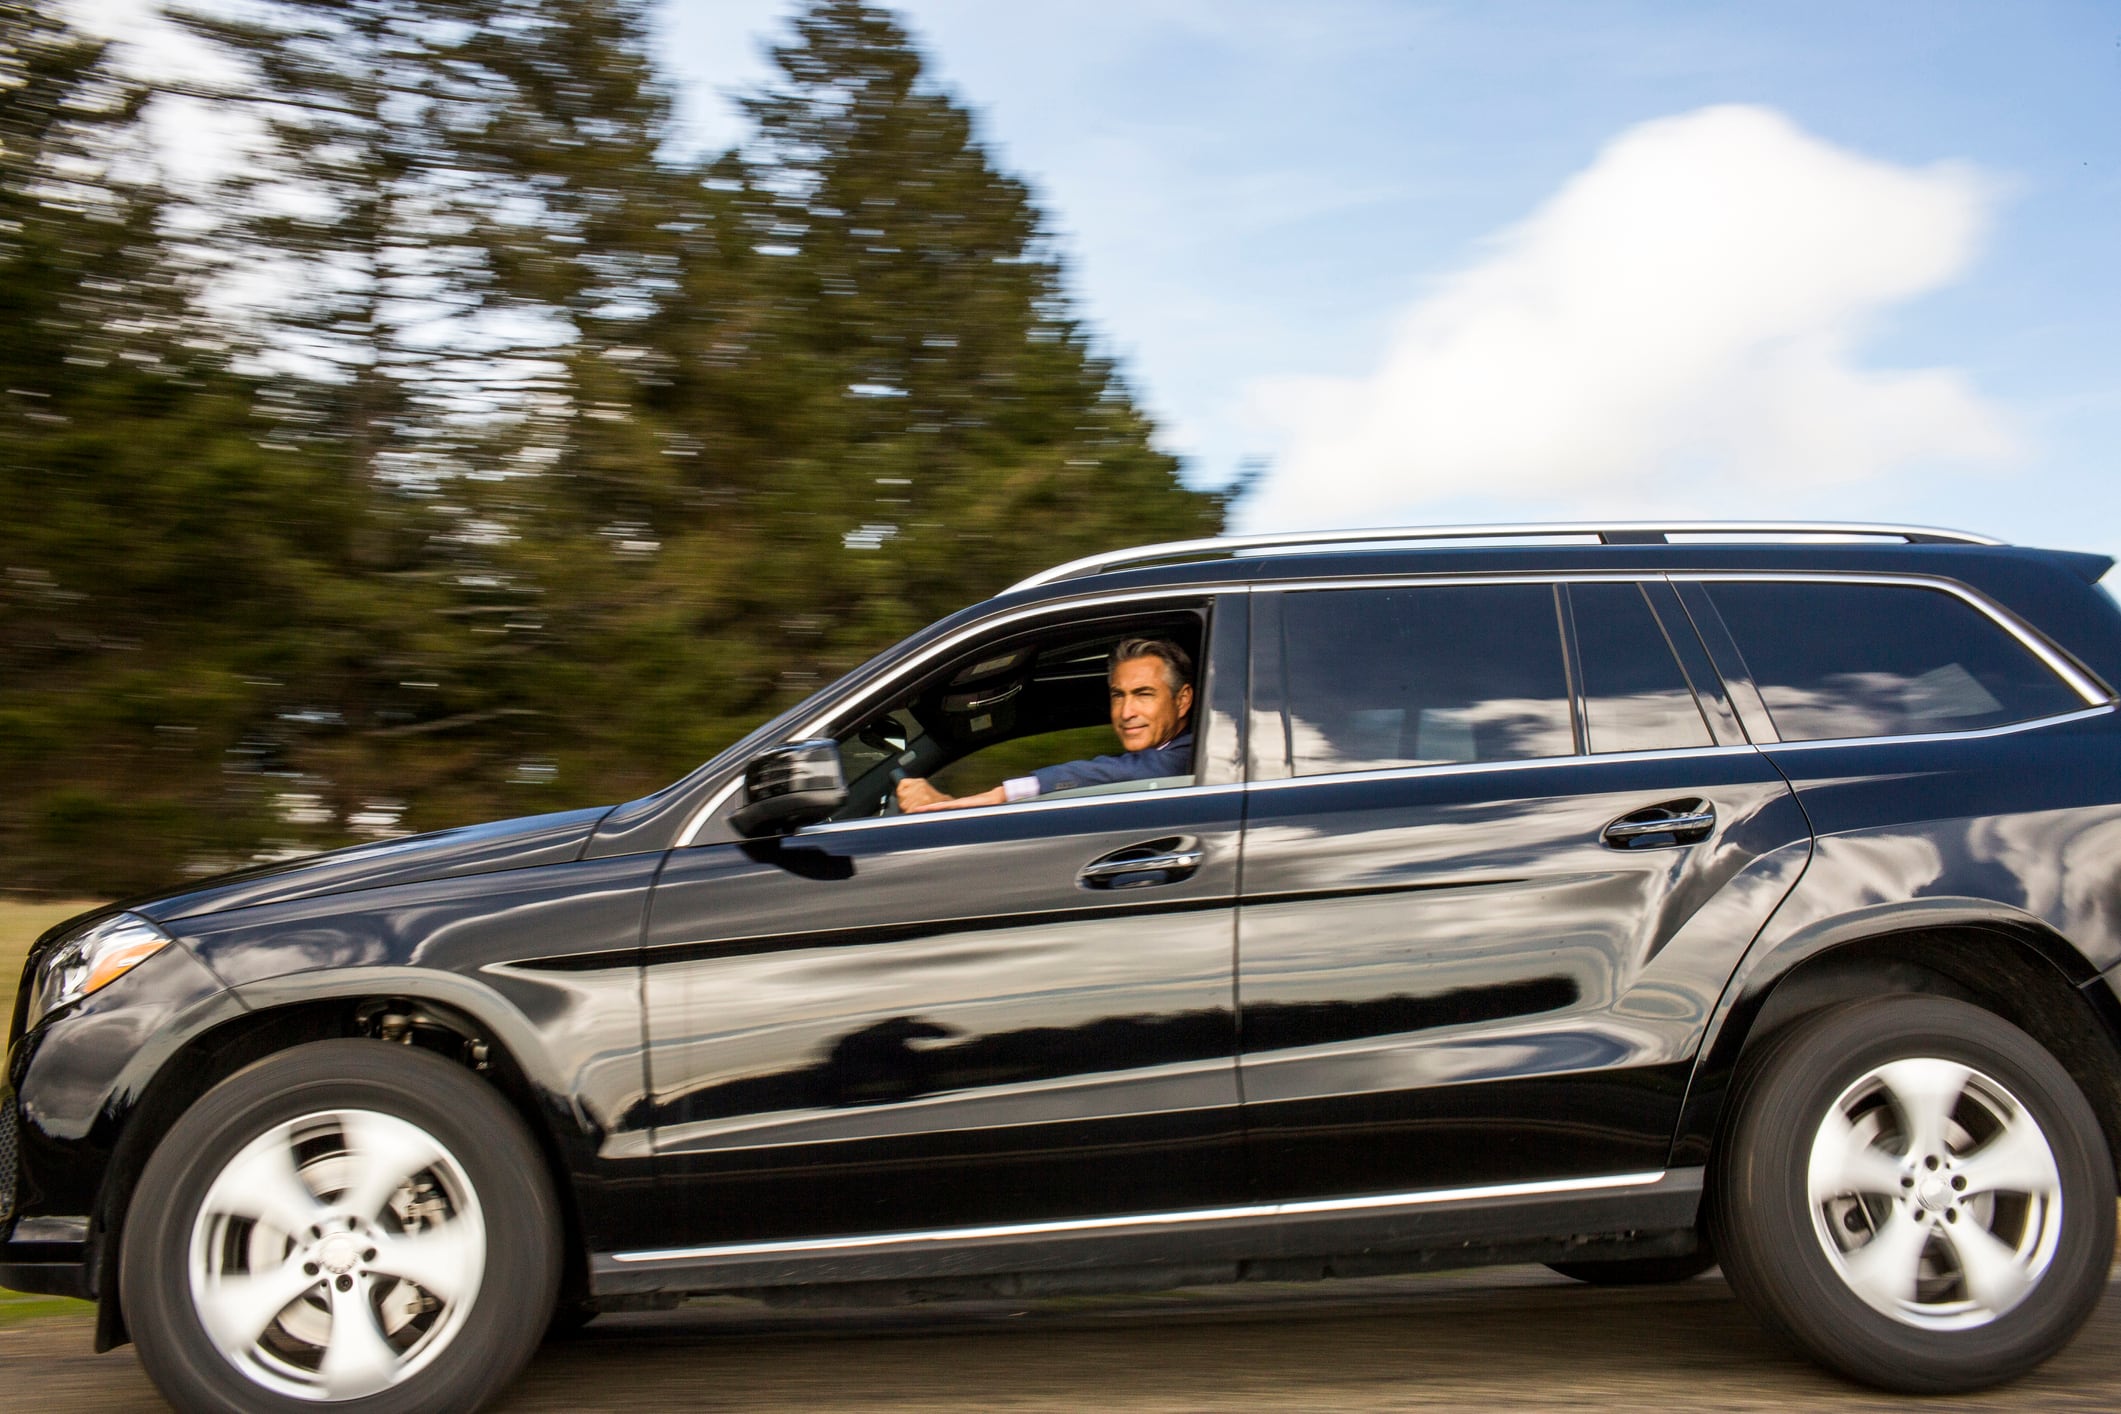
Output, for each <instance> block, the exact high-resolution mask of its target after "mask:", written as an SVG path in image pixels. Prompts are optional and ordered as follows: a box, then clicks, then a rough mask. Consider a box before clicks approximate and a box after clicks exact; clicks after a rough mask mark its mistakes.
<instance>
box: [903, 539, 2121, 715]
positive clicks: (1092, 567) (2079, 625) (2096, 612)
mask: <svg viewBox="0 0 2121 1414" xmlns="http://www.w3.org/2000/svg"><path fill="white" fill-rule="evenodd" d="M2113 563H2114V561H2113V560H2112V558H2110V557H2109V556H2105V555H2095V554H2086V553H2082V552H2079V551H2071V550H2046V549H2036V548H2032V547H2027V546H2015V545H2006V544H2003V543H2001V542H2000V541H1996V540H1993V539H1991V538H1989V537H1987V536H1980V535H1973V534H1970V533H1967V532H1964V531H1951V530H1941V529H1936V528H1933V527H1926V526H1879V525H1870V524H1862V525H1850V524H1840V523H1815V522H1804V523H1775V524H1762V523H1757V522H1717V523H1703V522H1628V523H1625V524H1602V525H1596V526H1587V525H1581V524H1568V525H1523V526H1506V527H1498V526H1483V527H1457V526H1447V527H1413V528H1394V529H1378V530H1362V531H1340V532H1319V533H1315V534H1308V535H1275V536H1240V537H1225V538H1221V539H1216V540H1195V541H1179V542H1173V543H1170V544H1162V545H1147V546H1141V547H1137V548H1135V549H1131V550H1116V551H1110V552H1106V553H1104V554H1100V555H1095V556H1089V557H1086V558H1084V559H1081V560H1073V561H1069V562H1068V563H1067V564H1064V565H1058V566H1055V567H1054V568H1053V569H1051V570H1047V571H1043V572H1041V573H1040V574H1037V575H1034V576H1032V577H1031V578H1030V579H1027V580H1024V581H1022V582H1020V583H1018V584H1017V585H1014V586H1012V587H1011V588H1009V589H1007V590H1004V591H1003V592H1002V593H1001V594H999V595H997V596H996V597H995V598H993V599H991V600H988V601H987V602H986V603H985V604H981V605H977V606H975V607H974V608H972V609H968V610H966V611H964V612H963V613H961V614H958V615H953V616H951V618H950V619H947V620H945V621H944V623H943V624H939V625H936V628H938V629H942V628H947V627H952V626H955V625H956V624H957V623H960V622H962V621H964V620H966V619H968V618H973V617H982V616H984V615H986V614H988V613H991V612H993V611H995V610H997V609H1001V608H1013V607H1017V606H1030V605H1036V604H1040V603H1058V602H1062V601H1066V600H1070V599H1078V598H1090V597H1096V598H1100V599H1102V598H1105V597H1107V596H1111V595H1124V594H1127V593H1130V592H1134V591H1144V590H1171V589H1185V588H1198V589H1200V590H1202V591H1204V592H1211V593H1212V592H1213V591H1215V590H1217V589H1222V588H1228V587H1235V586H1239V585H1257V586H1267V585H1276V584H1297V583H1315V582H1318V581H1346V580H1359V579H1370V578H1397V577H1401V576H1417V575H1419V576H1429V575H1510V574H1613V573H1638V574H1640V573H1647V574H1671V573H1686V572H1704V571H1705V572H1715V571H1725V572H1731V571H1736V572H1754V573H1759V572H1788V571H1792V570H1796V571H1810V572H1816V573H1835V574H1874V575H1876V574H1890V575H1919V576H1926V577H1933V578H1943V579H1950V580H1954V581H1957V582H1959V583H1962V584H1966V585H1969V586H1971V587H1972V588H1974V589H1977V590H1979V591H1981V592H1983V593H1984V594H1986V595H1988V596H1989V597H1990V598H1992V599H1994V600H1995V601H1997V602H1998V603H2000V604H2002V605H2003V606H2004V607H2006V608H2008V609H2010V610H2011V611H2012V612H2014V613H2016V614H2018V615H2019V616H2020V617H2022V618H2024V619H2026V620H2028V621H2030V622H2031V623H2032V624H2033V625H2035V626H2036V627H2037V628H2039V629H2040V630H2041V631H2042V632H2043V633H2045V634H2046V635H2047V636H2048V637H2049V638H2051V639H2052V640H2054V641H2055V642H2056V643H2057V644H2058V645H2059V646H2061V647H2063V648H2064V649H2065V650H2066V651H2068V652H2070V653H2071V654H2073V655H2074V656H2076V657H2077V658H2078V659H2079V660H2080V661H2081V662H2083V663H2085V664H2086V665H2087V666H2088V667H2090V668H2091V669H2092V671H2093V672H2094V673H2095V674H2097V675H2098V676H2099V677H2101V678H2103V679H2105V681H2107V682H2109V683H2114V682H2121V611H2117V610H2116V608H2115V605H2114V602H2113V601H2112V600H2111V599H2109V598H2108V597H2107V596H2105V595H2103V594H2093V593H2090V592H2088V586H2090V585H2092V584H2096V583H2097V582H2098V580H2099V578H2100V577H2101V576H2102V575H2104V574H2105V573H2106V571H2107V570H2108V569H2110V568H2111V567H2112V566H2113ZM918 636H925V635H918Z"/></svg>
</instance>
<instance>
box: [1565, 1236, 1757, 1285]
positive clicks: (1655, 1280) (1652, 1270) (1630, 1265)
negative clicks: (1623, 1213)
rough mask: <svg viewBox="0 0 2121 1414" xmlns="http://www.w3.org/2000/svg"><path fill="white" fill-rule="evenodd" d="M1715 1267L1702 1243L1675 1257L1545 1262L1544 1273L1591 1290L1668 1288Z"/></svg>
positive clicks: (1710, 1254)
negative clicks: (1545, 1269) (1618, 1287)
mask: <svg viewBox="0 0 2121 1414" xmlns="http://www.w3.org/2000/svg"><path fill="white" fill-rule="evenodd" d="M1715 1265H1716V1254H1715V1253H1714V1252H1712V1251H1710V1250H1709V1245H1708V1244H1707V1243H1706V1242H1704V1243H1702V1244H1701V1247H1700V1249H1699V1250H1697V1251H1693V1252H1688V1253H1685V1254H1683V1255H1681V1256H1677V1257H1614V1258H1609V1259H1607V1260H1605V1261H1601V1262H1549V1263H1547V1270H1549V1271H1555V1272H1559V1273H1561V1274H1562V1275H1563V1276H1565V1277H1569V1278H1571V1279H1573V1280H1576V1281H1580V1282H1587V1283H1589V1284H1590V1285H1592V1286H1669V1285H1671V1284H1672V1283H1674V1282H1681V1281H1692V1280H1693V1279H1694V1278H1695V1277H1698V1276H1700V1275H1701V1274H1702V1273H1703V1272H1705V1271H1707V1270H1708V1269H1709V1268H1710V1267H1713V1266H1715Z"/></svg>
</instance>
